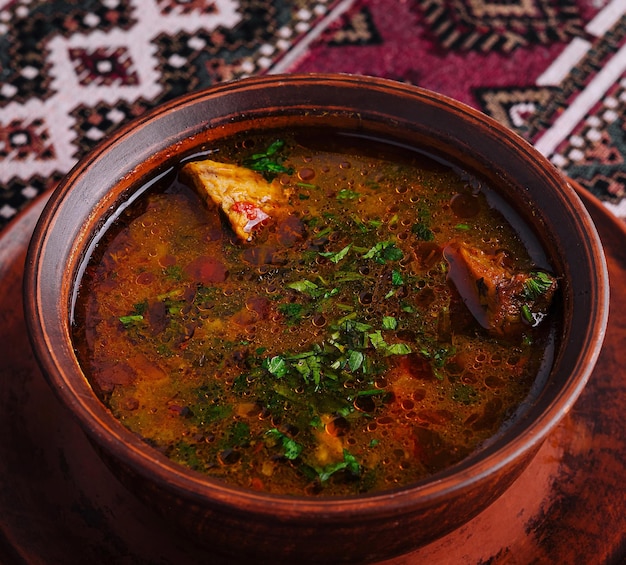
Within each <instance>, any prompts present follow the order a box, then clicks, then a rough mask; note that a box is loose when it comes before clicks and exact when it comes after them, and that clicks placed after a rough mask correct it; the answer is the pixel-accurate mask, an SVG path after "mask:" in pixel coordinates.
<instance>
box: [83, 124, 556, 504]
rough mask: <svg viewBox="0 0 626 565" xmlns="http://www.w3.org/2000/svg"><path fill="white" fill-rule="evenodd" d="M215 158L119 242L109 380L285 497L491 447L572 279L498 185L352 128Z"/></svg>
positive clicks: (202, 465)
mask: <svg viewBox="0 0 626 565" xmlns="http://www.w3.org/2000/svg"><path fill="white" fill-rule="evenodd" d="M205 149H206V151H204V152H198V154H196V155H194V156H192V157H188V158H186V159H185V160H184V161H183V162H181V163H180V164H179V165H178V166H177V167H175V170H174V171H172V172H171V173H170V174H168V175H165V176H163V178H161V179H160V180H158V182H154V183H152V185H151V186H150V188H149V190H147V191H146V192H145V194H143V195H142V196H141V197H140V198H138V199H137V201H136V202H134V203H133V204H132V205H131V206H129V207H128V208H127V209H126V210H125V211H124V212H123V213H122V214H121V215H120V217H119V218H118V219H117V220H116V221H115V222H114V224H113V225H112V227H111V228H110V229H108V230H107V232H106V233H105V234H104V235H103V237H102V240H101V241H100V242H99V245H98V246H97V248H96V250H95V252H94V254H93V256H92V257H91V258H90V259H89V262H88V264H87V267H86V269H85V273H84V276H83V278H82V281H81V286H80V290H79V294H78V300H77V303H76V306H75V312H74V319H75V324H74V336H73V338H74V343H75V347H76V351H77V355H78V358H79V361H80V363H81V365H82V367H83V369H84V371H85V373H86V375H87V376H88V378H89V380H90V382H91V383H92V385H93V387H94V390H95V391H96V392H97V394H98V395H99V396H100V398H101V399H102V401H103V402H104V403H105V404H106V405H107V406H108V407H109V408H110V410H111V411H112V412H113V414H114V415H115V416H116V417H117V418H118V419H119V420H120V421H121V422H122V423H123V424H124V425H125V426H126V427H128V428H129V429H130V430H132V431H133V432H135V433H136V434H138V435H139V436H140V437H141V438H143V439H144V440H145V441H146V442H147V443H148V444H150V445H151V446H153V447H154V448H156V449H157V450H159V451H161V452H163V453H164V454H165V455H167V456H168V457H169V458H170V459H172V460H173V461H175V462H177V463H180V464H182V465H186V466H188V467H190V468H192V469H194V470H197V471H199V472H201V473H204V474H207V475H209V476H211V477H214V478H218V479H221V480H224V481H226V482H228V483H230V484H233V485H237V486H241V487H244V488H250V489H256V490H263V491H268V492H273V493H280V494H290V495H303V494H306V495H311V496H344V495H352V494H359V493H364V492H376V491H382V490H387V489H392V488H396V487H399V486H403V485H406V484H410V483H413V482H416V481H419V480H421V479H423V478H425V477H428V476H430V475H432V474H434V473H437V472H438V471H441V470H443V469H446V468H447V467H449V466H450V465H453V464H455V463H457V462H459V461H461V460H462V459H464V458H466V457H467V456H468V455H469V454H471V453H472V452H474V451H475V450H477V449H479V448H480V446H481V445H483V444H484V443H485V442H486V441H487V440H489V438H491V437H493V436H494V434H496V433H497V432H498V430H500V429H501V427H502V426H503V425H504V424H505V423H506V422H507V420H508V419H510V418H511V417H512V416H513V415H514V414H515V411H516V410H517V409H518V407H519V406H520V404H521V403H522V402H523V401H524V399H525V398H527V396H528V394H529V391H530V390H531V387H532V386H533V383H535V382H536V379H537V378H538V375H540V374H541V372H542V371H543V372H545V371H548V370H549V365H550V360H551V343H552V341H553V340H552V337H551V336H553V335H554V330H555V327H556V325H557V322H558V316H557V315H556V314H555V312H554V311H553V310H554V307H552V306H551V305H550V299H551V298H552V294H553V293H554V290H555V288H556V279H555V278H554V277H553V276H552V275H550V274H549V270H548V265H547V263H546V260H545V257H543V256H542V255H541V254H540V253H538V250H537V249H535V248H533V256H532V257H531V255H530V253H529V248H528V246H527V245H526V244H525V240H526V238H527V236H528V234H527V233H526V232H525V228H524V227H523V225H522V224H521V223H520V224H519V225H518V224H517V223H516V225H515V226H512V225H511V224H510V223H509V221H508V220H507V219H505V217H504V215H503V214H502V213H501V212H500V211H499V210H498V209H497V206H496V207H494V205H493V203H494V202H497V201H498V198H497V195H496V193H495V192H493V191H492V190H491V189H490V188H489V187H488V186H486V185H485V183H484V182H481V181H479V180H478V179H476V178H474V177H472V176H471V175H469V174H467V173H465V172H462V171H458V170H457V169H455V168H454V167H452V166H450V165H448V164H446V163H441V162H439V161H436V160H434V159H433V158H431V157H429V156H427V155H424V154H422V153H418V152H416V151H409V150H408V149H405V148H398V147H392V146H390V145H388V144H384V143H381V142H377V141H374V140H364V139H359V138H357V137H355V136H350V135H339V134H333V135H330V136H329V135H328V134H326V135H322V134H321V133H320V134H317V133H315V132H308V131H307V132H302V131H298V130H294V131H277V132H271V133H269V134H267V133H266V134H254V133H252V134H247V135H245V136H241V137H237V138H233V139H227V140H224V141H220V142H219V143H217V144H216V145H215V146H212V147H210V148H205ZM207 159H209V161H206V160H207ZM207 162H208V163H209V165H203V163H207ZM190 163H195V164H196V165H190ZM219 163H226V164H228V166H229V167H231V168H228V169H224V170H222V168H221V165H220V164H219ZM196 166H197V167H198V168H197V169H194V167H196ZM202 167H205V168H202ZM207 167H208V168H207ZM217 169H219V171H221V172H219V174H217V176H216V174H214V171H215V170H217ZM251 169H256V170H257V172H255V173H251V172H250V171H251ZM207 171H208V172H207ZM203 175H204V176H203ZM220 175H221V176H220ZM228 175H230V177H229V176H228ZM209 177H210V178H209ZM231 177H232V178H231ZM216 178H217V180H215V179H216ZM202 179H204V180H202ZM207 179H208V180H207ZM211 179H212V180H211ZM228 179H231V180H232V179H234V180H232V182H230V180H228ZM242 179H243V180H242ZM203 182H204V184H203ZM210 182H216V183H219V186H218V187H217V188H215V187H213V188H210V190H212V191H213V192H212V193H211V194H210V195H209V196H208V197H207V194H206V193H205V192H203V190H204V188H206V186H208V185H207V183H210ZM246 182H250V183H253V184H248V185H245V186H247V187H249V188H246V189H245V190H247V191H248V192H247V193H246V194H247V196H246V197H245V198H243V197H240V196H238V197H237V198H234V199H233V198H231V196H232V193H233V192H232V191H233V190H240V191H241V190H244V189H243V188H242V187H243V186H244V184H245V183H246ZM254 183H256V184H254ZM233 187H235V188H233ZM255 190H258V191H260V192H262V193H263V191H266V192H265V193H263V194H270V192H268V191H273V192H271V194H272V197H271V198H270V197H269V196H263V195H261V197H260V198H258V199H257V200H255V196H254V194H253V192H254V191H255ZM217 192H220V195H217ZM229 199H230V200H229ZM239 220H242V221H241V222H239V224H237V222H238V221H239Z"/></svg>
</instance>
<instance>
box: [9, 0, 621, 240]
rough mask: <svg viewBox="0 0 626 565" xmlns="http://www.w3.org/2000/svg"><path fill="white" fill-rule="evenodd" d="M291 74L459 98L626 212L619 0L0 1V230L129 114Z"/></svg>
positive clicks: (616, 209)
mask: <svg viewBox="0 0 626 565" xmlns="http://www.w3.org/2000/svg"><path fill="white" fill-rule="evenodd" d="M284 72H349V73H359V74H367V75H375V76H381V77H387V78H391V79H395V80H399V81H404V82H407V83H412V84H416V85H419V86H422V87H425V88H429V89H432V90H435V91H437V92H440V93H442V94H445V95H448V96H452V97H454V98H456V99H458V100H461V101H462V102H465V103H467V104H469V105H471V106H473V107H475V108H477V109H479V110H481V111H483V112H485V113H486V114H488V115H490V116H492V117H494V118H495V119H497V120H498V121H500V122H502V123H503V124H505V125H507V126H508V127H510V128H511V129H513V130H514V131H516V132H517V133H519V134H520V135H522V136H523V137H524V138H526V139H527V140H529V141H530V142H531V143H533V144H534V145H535V146H536V147H537V148H538V149H539V151H541V152H542V153H543V154H544V155H546V156H548V157H549V158H550V159H551V160H552V162H553V163H555V164H556V165H557V167H559V168H560V169H561V170H562V171H563V172H564V173H565V174H567V175H569V176H570V177H571V178H573V179H574V180H576V181H578V182H579V183H580V184H581V185H582V186H584V187H585V188H586V189H588V190H589V191H590V192H592V193H593V194H594V195H596V196H597V197H599V198H600V199H601V200H602V201H603V202H604V203H605V205H606V206H607V208H608V209H610V210H611V211H612V212H614V213H615V214H616V215H617V216H619V217H622V218H626V199H625V198H624V196H625V195H626V165H625V159H626V131H625V128H626V120H625V116H626V0H512V1H502V0H296V1H293V2H287V1H284V0H87V1H83V2H75V1H71V0H53V1H39V0H9V1H4V2H3V1H2V0H0V229H2V228H3V227H5V226H6V225H8V224H9V223H10V222H11V221H12V220H13V219H14V218H15V217H16V215H17V214H18V212H19V211H20V210H22V209H23V208H24V207H26V206H27V205H28V203H29V202H30V201H31V200H32V199H33V198H35V197H37V196H38V195H39V194H41V193H43V192H46V191H48V190H49V189H50V188H52V187H53V186H54V185H55V184H56V183H57V182H58V181H59V179H60V178H61V177H62V176H63V175H64V174H65V173H67V172H68V171H69V169H70V168H71V167H72V166H73V165H74V163H75V162H76V161H77V160H78V159H79V158H80V157H81V156H82V155H83V154H84V153H85V152H86V151H88V150H89V149H90V148H92V147H93V146H94V145H95V144H97V143H98V141H100V140H101V139H102V138H103V137H104V136H106V135H107V134H109V133H110V132H112V131H113V130H114V129H115V128H117V127H119V126H120V124H122V123H124V122H125V121H127V120H130V119H132V118H133V117H135V116H138V115H140V114H141V113H142V112H144V111H146V110H147V109H149V108H151V107H153V106H155V105H157V104H159V103H162V102H165V101H167V100H170V99H172V98H174V97H176V96H179V95H181V94H184V93H186V92H189V91H192V90H197V89H201V88H205V87H208V86H210V85H212V84H215V83H218V82H222V81H228V80H233V79H237V78H240V77H245V76H250V75H255V74H265V73H284Z"/></svg>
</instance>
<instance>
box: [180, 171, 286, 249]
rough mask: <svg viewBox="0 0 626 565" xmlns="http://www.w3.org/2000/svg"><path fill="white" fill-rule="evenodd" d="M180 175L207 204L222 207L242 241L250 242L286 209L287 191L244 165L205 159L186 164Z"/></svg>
mask: <svg viewBox="0 0 626 565" xmlns="http://www.w3.org/2000/svg"><path fill="white" fill-rule="evenodd" d="M182 174H183V177H186V178H187V179H188V180H189V181H190V182H191V184H192V186H193V187H194V188H195V190H196V191H197V192H198V193H199V194H200V195H201V196H202V198H204V199H205V200H206V201H207V203H209V204H211V203H214V204H215V205H217V206H218V207H220V208H221V209H222V210H223V212H224V213H225V214H226V217H227V218H228V220H229V222H230V225H231V227H232V228H233V230H234V232H235V233H236V234H237V236H238V237H239V238H240V239H241V240H243V241H251V240H252V238H253V235H254V231H255V230H258V229H259V227H260V226H261V225H263V223H264V222H266V221H268V220H270V219H275V216H276V215H279V214H281V213H286V212H287V211H286V206H287V199H288V194H287V193H286V192H285V191H284V189H283V187H281V186H280V183H279V182H271V183H270V182H268V181H267V180H265V179H264V178H263V176H262V175H261V174H259V173H257V172H255V171H252V170H250V169H247V168H245V167H240V166H238V165H232V164H229V163H219V162H217V161H212V160H211V159H206V160H204V161H194V162H191V163H187V164H186V165H185V166H184V167H183V169H182Z"/></svg>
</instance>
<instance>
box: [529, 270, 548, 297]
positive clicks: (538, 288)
mask: <svg viewBox="0 0 626 565" xmlns="http://www.w3.org/2000/svg"><path fill="white" fill-rule="evenodd" d="M553 283H554V280H553V279H552V277H551V276H550V275H548V274H547V273H544V272H542V271H534V272H532V273H531V276H530V278H529V279H527V280H526V281H524V297H525V298H527V299H529V300H537V298H539V297H540V296H541V295H542V294H545V293H546V292H548V290H550V287H551V286H552V284H553Z"/></svg>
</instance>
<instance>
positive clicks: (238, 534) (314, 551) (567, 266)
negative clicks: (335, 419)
mask: <svg viewBox="0 0 626 565" xmlns="http://www.w3.org/2000/svg"><path fill="white" fill-rule="evenodd" d="M292 126H298V127H302V126H305V127H309V126H310V127H315V128H329V129H331V130H336V131H350V132H355V133H358V134H359V135H363V136H371V137H375V138H379V139H383V140H387V141H389V142H391V143H397V144H400V145H403V146H409V147H418V148H422V149H426V150H427V151H428V152H429V153H431V154H433V155H436V156H440V157H441V158H443V159H445V160H446V161H448V162H451V163H454V164H456V165H458V166H460V167H462V168H464V169H466V170H469V171H472V172H473V173H476V174H477V175H479V176H481V177H483V178H485V179H487V181H488V182H489V183H490V184H491V185H493V186H494V187H497V188H498V190H499V191H500V192H501V194H502V196H503V197H504V198H505V199H506V201H507V202H508V203H509V204H510V206H511V207H512V208H513V209H515V210H516V212H517V213H518V214H519V215H521V216H522V217H523V219H524V220H525V222H526V223H527V224H528V225H529V226H531V228H532V230H533V231H534V233H535V235H536V237H537V239H538V240H539V241H540V242H541V244H542V246H543V247H544V249H545V251H546V252H547V254H548V257H549V259H550V262H551V264H552V265H553V267H554V269H555V271H556V272H557V274H558V275H559V277H560V280H561V291H560V295H559V300H560V302H561V304H560V308H561V310H562V315H563V323H562V329H561V331H560V335H559V336H558V339H557V346H556V354H555V359H554V363H553V368H552V370H551V371H550V374H549V376H548V378H547V380H546V382H545V383H544V384H543V386H541V387H540V388H539V389H538V390H535V393H534V394H533V395H532V398H529V399H528V400H527V402H526V403H525V407H524V410H523V411H521V412H520V414H519V415H518V416H517V417H516V418H515V419H514V420H513V421H512V422H511V423H510V424H509V425H508V426H507V428H506V429H504V430H503V431H502V432H501V433H499V434H498V435H497V437H496V438H494V439H493V441H491V442H489V444H488V445H486V446H484V447H483V448H482V449H480V450H479V451H477V452H476V453H474V454H473V455H471V456H469V457H468V458H466V459H464V460H463V461H461V462H460V463H458V464H456V465H454V466H452V467H451V468H449V469H447V470H445V471H443V472H440V473H438V474H436V475H434V476H433V477H431V478H429V479H427V480H424V481H421V482H419V483H417V484H415V485H411V486H408V487H404V488H400V489H397V490H390V491H385V492H381V493H375V494H370V495H363V496H357V497H345V498H312V497H305V496H302V497H294V496H278V495H268V494H263V493H260V492H254V491H249V490H243V489H237V488H234V487H230V486H228V485H226V484H223V483H220V482H218V481H216V480H212V479H210V478H208V477H206V476H203V475H200V474H199V473H195V472H193V471H190V470H188V469H185V468H183V467H181V466H179V465H176V464H174V463H172V462H171V461H170V460H168V459H167V458H166V457H165V456H163V455H162V454H160V453H159V452H157V451H156V450H155V449H152V448H151V447H149V446H148V445H147V444H146V443H144V442H143V441H142V440H140V439H139V438H138V437H137V436H135V435H134V434H133V433H132V432H130V431H129V430H127V429H126V428H125V427H124V426H122V425H121V424H120V423H119V422H118V421H117V420H116V419H115V418H114V417H113V415H112V414H111V413H110V412H109V410H108V409H107V408H106V407H105V406H104V404H103V403H102V402H101V401H100V400H99V398H98V397H97V395H96V394H95V393H94V391H93V390H92V388H91V386H90V384H89V381H88V380H87V378H86V376H85V374H84V373H83V371H82V370H81V366H80V364H79V362H78V360H77V357H76V354H75V351H74V347H73V343H72V337H71V336H72V309H73V305H74V301H75V299H76V292H77V285H78V284H79V282H80V277H81V273H82V269H84V264H85V261H86V259H87V258H88V257H89V255H90V253H91V251H92V250H93V246H94V244H95V242H96V241H97V238H98V237H99V234H101V233H102V231H103V230H104V229H105V228H106V227H107V226H108V225H109V224H110V223H111V222H112V221H113V219H114V218H115V217H116V213H117V212H118V211H119V210H120V208H122V207H123V206H124V205H125V203H128V202H130V201H132V200H133V198H134V197H135V196H136V191H137V187H138V186H141V184H142V183H144V182H145V181H147V180H148V179H150V178H152V177H153V176H154V175H155V174H158V173H159V172H162V171H165V170H167V169H168V168H169V167H171V166H172V165H173V164H174V163H176V162H177V161H179V160H180V158H181V156H184V155H188V154H191V153H193V151H194V150H195V149H196V148H197V147H199V146H200V145H202V144H207V143H210V142H211V141H215V140H220V139H223V138H225V137H228V136H231V135H234V134H236V133H239V132H244V131H258V130H264V129H268V128H270V129H271V128H282V127H292ZM24 296H25V315H26V320H27V324H28V328H29V335H30V338H31V341H32V344H33V349H34V352H35V354H36V356H37V359H38V361H39V363H40V365H41V367H42V370H43V373H44V375H45V377H46V378H47V380H48V382H49V383H50V386H51V387H52V389H53V390H54V391H55V392H56V394H57V395H58V396H59V397H60V399H61V400H62V401H63V403H64V404H65V405H66V406H67V408H68V409H69V410H70V412H71V413H72V414H73V416H74V417H75V418H76V419H77V421H78V422H79V424H80V425H81V427H82V429H83V430H84V432H85V434H86V435H87V437H88V438H89V439H90V441H91V442H92V444H93V445H94V446H95V448H96V450H97V452H98V453H99V455H100V456H101V457H102V458H103V459H104V460H105V461H106V463H107V464H108V466H109V467H110V468H111V469H112V470H113V472H114V473H115V474H116V475H117V476H118V477H119V479H120V480H121V481H122V482H123V483H125V484H126V485H127V486H128V487H129V490H130V491H131V492H132V493H133V495H136V496H138V497H140V498H141V499H142V500H144V501H145V502H146V504H148V505H150V506H151V507H153V508H154V509H156V510H157V511H158V512H159V513H160V514H162V515H163V516H164V517H165V519H167V520H169V521H171V522H172V524H174V525H175V526H176V527H180V528H181V530H183V531H185V532H186V534H187V535H188V536H189V538H190V539H191V540H192V541H193V542H194V543H199V544H202V545H206V547H207V551H209V552H210V553H211V554H212V555H214V556H222V557H224V559H225V560H226V561H227V562H239V561H241V562H248V561H251V560H252V559H254V560H255V561H257V562H268V563H289V562H299V563H306V562H310V563H319V562H331V563H340V562H346V563H365V562H374V561H377V560H384V559H388V558H391V557H393V556H396V555H400V554H403V553H405V552H408V551H410V550H412V549H415V548H417V547H420V546H423V545H426V544H428V543H430V542H432V541H434V540H436V539H438V538H440V537H442V536H444V535H445V534H446V533H449V532H450V531H452V530H454V529H455V528H457V527H459V526H461V525H462V524H464V523H466V522H467V521H468V520H470V519H471V518H472V517H474V516H475V515H477V514H478V513H479V512H480V511H481V510H483V509H484V508H486V507H487V506H488V505H489V504H490V503H492V502H493V501H494V500H495V499H496V498H498V497H499V496H500V495H502V493H504V492H505V491H506V489H507V487H508V486H510V485H511V484H512V482H513V481H514V480H515V479H516V478H517V477H518V476H519V474H520V473H521V472H522V471H523V469H524V468H525V467H526V465H527V464H528V463H529V462H530V461H531V459H532V457H533V456H534V454H535V453H536V451H537V450H538V448H539V447H540V446H541V444H542V442H543V441H544V440H545V439H546V437H547V436H548V434H549V433H550V432H551V431H552V430H553V429H554V428H555V426H556V425H557V424H558V423H559V422H560V421H561V419H562V418H563V417H564V416H565V414H566V413H567V411H568V410H569V409H570V408H571V406H572V405H573V403H574V402H575V401H576V399H577V397H578V396H579V394H580V392H581V391H582V389H583V387H584V386H585V383H586V381H587V379H588V378H589V376H590V374H591V371H592V369H593V366H594V363H595V361H596V359H597V356H598V354H599V352H600V349H601V345H602V341H603V337H604V331H605V327H606V323H607V316H608V299H609V296H608V275H607V269H606V264H605V261H604V255H603V252H602V247H601V243H600V240H599V237H598V235H597V232H596V230H595V227H594V226H593V223H592V221H591V219H590V217H589V215H588V214H587V212H586V210H585V208H584V207H583V205H582V203H581V202H580V200H579V199H578V197H577V196H576V194H575V192H574V191H573V189H572V188H571V187H570V186H569V185H568V183H567V181H566V179H564V178H563V177H562V176H561V174H560V173H559V172H558V171H557V170H556V169H555V168H554V167H553V166H552V165H551V164H550V163H549V162H548V161H547V160H546V159H545V158H544V157H543V156H541V155H540V154H539V153H538V152H537V151H536V150H535V149H533V148H532V147H531V146H530V145H529V144H528V143H526V142H525V141H524V140H522V139H521V138H519V137H518V136H516V135H515V134H514V133H512V132H511V131H509V130H507V129H506V128H505V127H503V126H502V125H500V124H498V123H497V122H495V121H494V120H492V119H490V118H488V117H486V116H484V115H483V114H481V113H479V112H477V111H475V110H473V109H471V108H468V107H466V106H464V105H462V104H460V103H458V102H456V101H454V100H451V99H448V98H446V97H444V96H441V95H438V94H436V93H433V92H429V91H425V90H422V89H420V88H417V87H412V86H408V85H403V84H399V83H395V82H392V81H387V80H383V79H376V78H370V77H360V76H351V75H285V76H267V77H260V78H251V79H244V80H241V81H237V82H233V83H225V84H221V85H218V86H215V87H213V88H211V89H208V90H206V91H201V92H196V93H192V94H189V95H186V96H184V97H182V98H179V99H177V100H175V101H173V102H171V103H168V104H166V105H164V106H161V107H159V108H157V109H155V110H153V111H151V112H149V113H147V114H146V115H144V116H142V117H140V118H138V119H136V120H135V121H133V122H132V123H129V124H128V125H126V126H125V127H123V128H121V129H120V130H118V131H117V132H116V133H114V134H113V135H112V136H111V137H110V138H108V139H106V140H105V141H103V142H102V143H100V144H99V145H98V147H96V148H95V149H94V150H93V151H92V152H90V153H89V154H88V155H87V156H86V157H85V158H84V159H82V160H81V161H80V162H79V163H78V164H77V166H76V167H75V168H74V169H73V170H72V171H71V172H70V174H69V175H68V176H67V177H66V178H65V179H64V181H63V182H62V183H61V184H60V186H59V187H58V188H57V189H56V190H55V192H54V193H53V194H52V196H51V198H50V200H49V202H48V204H47V206H46V208H45V210H44V212H43V214H42V216H41V219H40V221H39V223H38V225H37V228H36V230H35V233H34V235H33V239H32V242H31V245H30V248H29V253H28V257H27V264H26V271H25V292H24Z"/></svg>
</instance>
